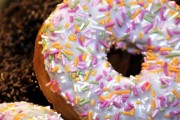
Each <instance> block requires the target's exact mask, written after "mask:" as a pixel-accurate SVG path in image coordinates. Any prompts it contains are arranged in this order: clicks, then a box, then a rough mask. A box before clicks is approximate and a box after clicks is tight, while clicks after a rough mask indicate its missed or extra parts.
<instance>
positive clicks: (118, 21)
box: [115, 18, 122, 27]
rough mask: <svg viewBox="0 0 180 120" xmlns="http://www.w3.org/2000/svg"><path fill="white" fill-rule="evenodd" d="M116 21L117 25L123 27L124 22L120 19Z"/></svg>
mask: <svg viewBox="0 0 180 120" xmlns="http://www.w3.org/2000/svg"><path fill="white" fill-rule="evenodd" d="M115 20H116V23H117V24H118V26H119V27H122V22H121V21H120V20H119V19H118V18H115Z"/></svg>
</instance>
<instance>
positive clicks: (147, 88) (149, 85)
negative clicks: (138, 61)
mask: <svg viewBox="0 0 180 120" xmlns="http://www.w3.org/2000/svg"><path fill="white" fill-rule="evenodd" d="M150 88H151V84H150V83H149V84H148V85H147V86H146V90H147V91H149V90H150Z"/></svg>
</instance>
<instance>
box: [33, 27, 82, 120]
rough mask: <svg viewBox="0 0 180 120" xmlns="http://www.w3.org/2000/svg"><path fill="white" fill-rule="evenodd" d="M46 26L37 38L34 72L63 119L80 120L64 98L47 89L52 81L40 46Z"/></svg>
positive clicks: (45, 93) (46, 95)
mask: <svg viewBox="0 0 180 120" xmlns="http://www.w3.org/2000/svg"><path fill="white" fill-rule="evenodd" d="M44 27H45V25H42V27H41V29H40V30H39V33H38V35H37V37H36V42H35V49H34V58H33V66H34V71H35V74H36V77H37V80H38V83H39V86H40V88H41V90H42V91H43V94H44V95H45V97H46V98H47V100H48V101H49V102H50V103H51V104H52V105H53V107H54V109H55V110H56V111H57V112H59V113H61V114H62V117H63V118H64V119H65V120H80V117H79V116H78V114H77V112H76V111H75V110H74V109H73V107H72V106H71V105H69V104H67V103H66V101H65V100H64V98H63V97H62V96H60V95H58V94H57V93H53V92H52V91H51V90H50V89H49V88H48V87H46V86H45V85H46V83H48V82H49V81H50V78H49V75H48V73H47V72H46V70H45V66H44V58H43V55H42V54H41V51H42V46H41V45H39V44H38V42H39V41H40V40H41V33H42V30H43V29H44Z"/></svg>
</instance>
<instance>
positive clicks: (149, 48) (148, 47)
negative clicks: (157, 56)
mask: <svg viewBox="0 0 180 120" xmlns="http://www.w3.org/2000/svg"><path fill="white" fill-rule="evenodd" d="M146 48H147V49H148V50H154V49H155V46H146Z"/></svg>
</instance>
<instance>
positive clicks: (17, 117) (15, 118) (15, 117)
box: [14, 113, 26, 120]
mask: <svg viewBox="0 0 180 120" xmlns="http://www.w3.org/2000/svg"><path fill="white" fill-rule="evenodd" d="M24 116H26V114H23V113H18V114H16V115H15V116H14V120H20V119H21V118H22V117H24Z"/></svg>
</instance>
